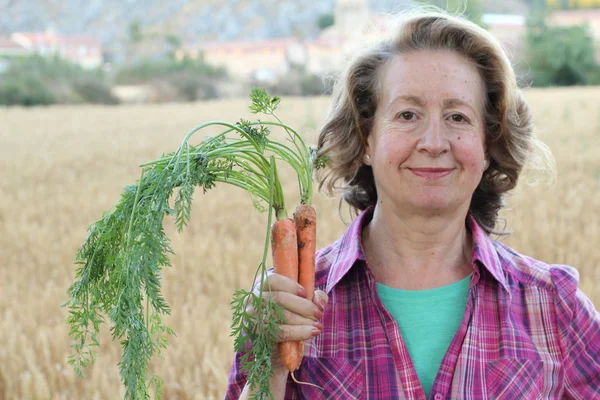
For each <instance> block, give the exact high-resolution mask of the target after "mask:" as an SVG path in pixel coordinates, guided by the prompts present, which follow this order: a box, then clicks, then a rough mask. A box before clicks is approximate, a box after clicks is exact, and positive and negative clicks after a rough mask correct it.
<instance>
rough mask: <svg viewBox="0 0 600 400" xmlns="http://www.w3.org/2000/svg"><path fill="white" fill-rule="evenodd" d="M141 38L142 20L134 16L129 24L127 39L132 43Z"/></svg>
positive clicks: (137, 41)
mask: <svg viewBox="0 0 600 400" xmlns="http://www.w3.org/2000/svg"><path fill="white" fill-rule="evenodd" d="M143 38H144V33H143V32H142V22H141V21H140V20H139V19H137V18H136V19H135V20H133V21H132V22H131V23H130V24H129V41H130V42H132V43H139V42H141V41H142V39H143Z"/></svg>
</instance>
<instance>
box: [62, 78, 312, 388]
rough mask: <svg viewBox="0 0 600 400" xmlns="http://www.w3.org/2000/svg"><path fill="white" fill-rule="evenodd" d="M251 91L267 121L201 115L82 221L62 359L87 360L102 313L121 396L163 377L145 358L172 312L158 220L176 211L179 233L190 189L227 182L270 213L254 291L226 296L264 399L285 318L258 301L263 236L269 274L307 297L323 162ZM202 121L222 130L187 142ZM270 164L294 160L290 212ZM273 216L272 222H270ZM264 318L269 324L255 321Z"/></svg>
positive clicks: (296, 346) (294, 365)
mask: <svg viewBox="0 0 600 400" xmlns="http://www.w3.org/2000/svg"><path fill="white" fill-rule="evenodd" d="M250 97H251V100H252V102H251V106H250V110H251V112H252V113H254V114H257V113H262V114H266V115H268V116H270V117H272V118H274V119H275V121H260V120H259V121H256V122H250V121H245V120H240V121H239V122H238V123H236V124H230V123H227V122H223V121H209V122H206V123H203V124H201V125H199V126H197V127H195V128H194V129H192V130H191V131H190V132H189V133H188V134H187V135H186V136H185V138H184V140H183V142H182V144H181V145H180V147H179V149H177V151H175V152H174V153H171V154H167V155H163V156H162V157H161V158H159V159H157V160H153V161H149V162H147V163H144V164H141V165H140V167H142V172H141V176H140V179H139V181H138V182H137V184H136V185H131V186H128V187H127V188H126V189H125V191H124V192H123V194H122V195H121V199H120V200H119V201H118V203H117V204H116V205H115V207H113V208H112V209H111V210H109V211H108V212H107V213H104V214H103V217H102V219H100V220H99V221H97V222H95V223H94V224H92V225H91V226H90V227H89V228H88V231H89V236H88V237H87V238H86V240H85V242H84V244H83V245H82V246H81V248H80V249H79V251H78V253H77V256H76V262H77V264H80V265H81V267H80V268H79V269H78V270H77V273H76V281H75V282H74V283H73V285H71V287H70V288H69V294H70V296H71V298H70V300H69V301H67V302H66V303H65V306H68V307H69V314H70V316H69V317H68V320H67V321H68V323H69V325H70V326H71V330H70V333H71V335H72V336H73V338H74V343H73V345H72V347H73V349H74V350H75V354H73V355H72V356H70V357H69V363H70V364H72V365H73V367H74V369H75V371H76V372H77V373H78V374H79V375H83V373H82V369H84V368H85V367H86V366H87V365H89V364H91V363H93V362H94V359H95V357H96V355H95V350H94V349H95V348H97V347H98V346H99V340H98V335H99V326H100V324H101V323H102V322H104V316H103V315H108V317H109V318H110V321H111V323H112V326H111V332H112V336H113V339H114V340H120V341H121V344H122V346H123V359H122V361H121V362H120V363H119V368H120V374H121V379H122V380H123V383H124V384H125V386H126V392H125V397H126V398H128V399H136V400H137V399H146V398H149V392H150V387H151V386H155V392H156V396H157V397H160V392H161V387H162V380H161V379H160V377H158V376H157V375H156V374H154V373H153V372H152V371H151V370H150V368H149V361H150V359H151V358H152V356H153V355H155V354H159V355H160V353H161V349H164V348H166V346H167V337H166V335H168V334H173V331H172V330H170V329H169V328H168V327H166V326H165V325H164V324H163V323H162V321H161V318H160V314H169V313H170V309H169V307H168V305H167V303H166V301H165V299H164V298H163V297H162V294H161V291H160V272H161V270H162V268H163V267H166V266H170V265H171V264H170V260H169V257H168V255H169V254H173V251H172V249H171V247H170V245H169V239H168V238H167V237H166V234H165V231H164V230H163V218H164V217H165V216H166V215H173V216H175V220H176V224H177V228H178V231H182V230H183V228H184V227H185V226H186V225H187V223H188V221H189V219H190V215H191V207H192V196H193V193H194V190H195V188H197V187H199V188H202V189H203V191H204V192H206V191H207V190H210V189H212V188H213V187H214V186H215V184H217V183H227V184H230V185H234V186H236V187H239V188H240V189H242V190H244V191H246V192H248V193H249V194H250V195H251V196H252V200H253V203H254V206H255V208H256V209H257V210H259V211H261V212H264V211H267V210H268V212H269V213H268V214H269V215H268V222H267V229H266V238H265V248H264V252H263V258H262V261H261V263H260V266H259V268H258V269H257V272H256V276H255V281H256V277H257V276H259V275H260V277H261V278H260V284H261V285H260V287H261V293H260V295H258V296H257V295H255V294H254V293H252V292H251V291H246V290H238V291H237V292H236V293H235V294H234V296H233V300H232V302H231V304H232V306H233V307H232V308H233V315H232V334H231V336H234V337H235V340H234V347H235V350H236V351H240V352H243V351H244V349H247V348H248V345H249V344H251V345H252V346H251V347H252V348H251V350H250V351H249V352H248V353H246V355H244V356H243V357H242V370H247V371H248V374H247V378H248V383H249V384H250V387H255V386H258V388H259V389H258V391H257V393H256V397H255V398H260V399H263V398H265V397H269V394H270V390H269V377H270V375H271V373H272V367H271V364H270V360H271V358H270V355H271V352H272V348H273V343H274V341H276V335H277V330H278V324H279V323H280V322H281V321H282V317H283V308H282V307H281V306H280V305H279V304H277V303H275V302H274V301H272V299H269V300H268V301H263V299H262V294H263V293H262V288H263V287H265V286H267V285H265V286H263V281H264V277H265V275H266V258H267V256H268V245H269V238H271V247H272V255H273V261H274V268H275V271H276V272H277V273H279V274H281V275H285V276H287V277H289V278H292V279H294V280H296V281H297V282H299V284H300V285H302V286H303V287H304V288H305V290H306V293H307V298H308V299H309V300H312V297H313V293H314V280H315V246H316V240H315V239H316V213H315V210H314V209H313V208H312V207H311V206H310V204H311V201H312V172H313V170H314V169H315V168H320V166H322V165H324V164H323V163H324V160H321V159H317V157H316V151H315V150H314V149H311V148H309V147H308V146H307V145H306V143H305V142H304V140H303V138H302V137H301V135H299V134H298V133H297V132H296V131H294V130H293V129H292V128H290V127H289V126H287V125H285V124H284V123H283V122H281V121H280V120H279V118H277V116H276V115H275V110H276V108H277V106H278V104H279V101H280V99H279V98H278V97H271V96H269V95H267V94H266V92H264V91H263V90H261V89H253V90H252V93H251V96H250ZM209 126H220V127H223V128H224V129H225V130H224V131H222V132H221V133H219V134H218V135H216V136H213V137H210V138H207V139H205V140H203V141H202V143H200V144H199V145H197V146H193V145H191V144H189V140H190V139H191V137H192V136H193V135H195V134H196V133H197V132H199V131H201V130H203V129H204V128H207V127H209ZM270 128H281V129H284V130H285V132H286V133H287V139H288V141H287V142H285V143H282V142H277V141H274V140H271V139H270V138H269V133H270ZM276 161H279V162H284V163H285V164H287V165H289V166H290V167H292V168H293V169H294V171H295V172H296V175H297V177H298V183H299V189H300V203H301V205H300V206H298V208H297V209H296V212H295V213H294V218H288V217H287V213H286V208H285V202H284V196H283V189H282V186H281V183H280V181H279V176H278V174H277V169H276V165H275V164H276ZM175 191H177V195H176V198H175V202H174V205H173V206H171V204H170V198H171V196H172V195H173V194H174V192H175ZM265 204H268V207H264V205H265ZM273 213H274V214H275V216H276V219H277V220H276V222H274V223H273V224H272V225H271V217H272V215H273ZM267 290H270V288H268V289H267ZM144 300H145V305H144ZM249 303H250V304H251V305H252V307H253V308H254V309H255V310H256V312H257V316H256V317H254V318H251V317H250V316H249V315H248V313H247V312H245V309H246V306H247V305H248V304H249ZM265 320H266V321H267V324H263V323H262V321H265ZM258 321H261V323H258ZM279 346H280V350H281V356H282V359H283V362H284V365H285V366H286V368H287V369H288V370H290V372H292V378H294V376H293V371H295V370H297V369H298V367H299V365H300V363H301V361H302V354H303V352H304V343H303V342H302V343H298V342H295V343H282V344H280V345H279ZM294 380H295V378H294Z"/></svg>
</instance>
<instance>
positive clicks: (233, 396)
mask: <svg viewBox="0 0 600 400" xmlns="http://www.w3.org/2000/svg"><path fill="white" fill-rule="evenodd" d="M241 356H242V354H241V353H238V352H236V353H235V354H234V356H233V361H232V362H231V370H230V371H229V381H228V382H227V391H226V392H225V400H237V399H239V398H240V395H241V394H242V390H244V386H245V385H246V373H245V372H242V370H241V366H242V364H241V361H240V358H241Z"/></svg>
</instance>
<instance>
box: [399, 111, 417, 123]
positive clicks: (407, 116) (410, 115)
mask: <svg viewBox="0 0 600 400" xmlns="http://www.w3.org/2000/svg"><path fill="white" fill-rule="evenodd" d="M398 118H400V119H401V120H403V121H412V120H413V119H414V118H416V115H415V113H414V112H411V111H404V112H401V113H400V114H398Z"/></svg>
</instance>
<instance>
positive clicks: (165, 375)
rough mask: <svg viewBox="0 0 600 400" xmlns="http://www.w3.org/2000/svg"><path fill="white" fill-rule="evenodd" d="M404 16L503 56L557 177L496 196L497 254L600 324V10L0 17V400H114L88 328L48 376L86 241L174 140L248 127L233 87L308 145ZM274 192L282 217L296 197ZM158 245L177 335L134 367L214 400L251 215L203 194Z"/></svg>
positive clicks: (169, 394)
mask: <svg viewBox="0 0 600 400" xmlns="http://www.w3.org/2000/svg"><path fill="white" fill-rule="evenodd" d="M423 3H424V4H432V5H437V6H439V7H441V8H445V9H448V10H449V11H451V12H460V13H462V14H463V15H465V16H466V17H468V18H470V19H471V20H473V21H474V22H475V23H477V24H479V25H481V26H483V27H484V28H485V29H488V30H489V31H490V32H491V33H492V34H493V35H495V36H496V37H497V38H498V39H499V40H500V41H501V42H502V44H503V45H504V47H505V48H506V50H507V52H508V54H509V56H510V58H511V60H512V61H513V64H514V67H515V70H516V71H517V74H518V78H519V84H520V85H521V86H522V87H523V89H524V93H525V96H526V97H527V99H528V100H529V102H530V104H531V107H532V111H533V116H534V122H535V125H536V133H537V134H538V136H539V137H540V138H541V139H542V141H544V142H545V143H546V144H547V145H548V146H549V147H550V149H551V150H552V152H553V154H554V157H555V160H556V165H557V172H556V176H554V177H552V176H543V175H544V174H540V171H536V170H535V168H528V170H527V171H526V172H525V174H524V175H523V178H522V179H521V181H520V183H519V186H518V187H517V189H516V190H515V191H514V193H512V194H511V195H510V196H508V197H507V203H508V204H507V207H506V208H505V209H504V210H503V211H502V217H503V218H504V219H505V223H506V228H507V229H509V230H511V231H512V232H513V233H512V234H511V235H510V236H508V237H505V238H501V239H500V240H502V241H504V242H506V243H507V244H509V245H511V246H512V247H514V248H515V249H516V250H517V251H519V252H522V253H524V254H527V255H529V256H532V257H534V258H537V259H539V260H542V261H544V262H547V263H560V264H568V265H572V266H574V267H576V268H577V269H578V271H579V274H580V278H581V279H580V287H581V288H582V290H583V291H584V292H585V293H586V295H588V296H589V297H590V298H591V299H592V301H593V302H594V304H595V305H596V307H599V306H600V286H599V282H600V250H599V249H598V246H597V243H598V242H599V239H600V207H599V205H600V88H599V87H598V86H595V85H600V67H599V61H600V0H548V1H543V0H505V1H492V0H461V1H459V0H456V1H452V0H448V1H430V2H422V3H421V2H417V1H391V0H335V1H334V0H324V1H318V2H307V1H300V0H253V1H248V0H219V1H216V0H173V1H169V2H164V1H158V0H145V1H141V0H127V1H116V0H85V1H84V0H63V1H60V2H56V1H41V0H12V1H11V0H0V176H1V178H0V343H1V346H0V400H7V399H11V400H12V399H36V400H37V399H119V398H122V397H123V394H124V390H123V385H122V384H121V381H120V378H119V367H118V363H119V361H120V360H121V346H120V343H119V342H118V341H112V340H111V337H110V331H109V327H107V326H106V324H104V325H103V327H102V331H101V335H100V347H99V348H98V358H97V360H96V363H95V364H94V365H92V366H90V367H89V368H88V369H87V371H86V377H85V378H83V379H82V378H79V377H77V376H76V375H75V373H74V372H73V370H72V368H71V367H70V366H69V365H68V364H67V357H68V356H69V355H70V354H72V353H73V350H72V349H71V347H70V345H71V344H72V338H71V337H70V336H69V327H68V325H67V323H66V318H67V316H68V311H67V310H66V309H65V308H62V307H61V306H60V305H61V304H62V303H64V302H65V301H66V300H67V299H68V295H67V289H68V287H69V285H70V284H71V283H72V282H73V281H74V279H75V270H76V268H77V266H76V265H75V264H74V260H75V254H76V252H77V250H78V248H79V246H81V244H82V243H83V241H84V240H85V238H86V236H87V232H86V228H87V227H89V226H90V225H91V224H92V223H93V222H94V221H96V220H98V219H99V218H101V216H102V214H103V212H105V211H108V210H110V209H111V207H113V206H114V205H115V203H116V202H117V201H118V199H119V196H120V194H121V193H122V191H123V188H124V187H125V186H127V185H129V184H132V183H134V182H135V181H136V179H138V178H139V174H140V169H139V165H140V164H141V163H143V162H146V161H150V160H154V159H156V158H158V157H160V156H161V154H163V153H168V152H172V151H175V150H176V149H177V148H178V146H179V145H180V143H181V140H182V139H183V137H184V136H185V134H186V133H187V132H188V131H189V130H190V129H192V128H193V127H195V126H197V125H199V124H200V123H203V122H205V121H208V120H215V119H219V120H224V121H227V122H230V123H234V122H236V121H239V119H240V118H245V119H255V118H256V116H253V115H251V114H250V112H249V110H248V105H249V97H248V94H249V91H250V89H251V88H252V87H263V88H265V89H267V90H268V92H269V93H270V94H276V95H280V96H282V103H281V107H280V109H279V110H278V116H279V118H281V120H282V121H283V122H285V123H287V124H288V125H290V126H292V127H294V128H295V129H296V130H297V131H299V132H300V133H301V134H302V135H303V136H304V137H305V139H306V140H307V142H308V143H313V144H314V143H315V142H316V138H317V135H318V130H319V127H320V126H321V124H322V122H323V120H324V116H325V113H326V111H327V108H328V106H329V102H330V98H329V93H330V90H331V85H332V82H333V81H334V79H335V77H336V73H337V72H338V71H339V70H340V68H342V67H343V66H344V62H345V60H346V58H347V57H348V56H349V55H351V54H352V53H353V52H355V51H357V50H359V49H360V48H361V47H362V46H364V45H365V43H368V42H371V41H376V40H378V39H379V38H380V37H382V36H383V35H386V34H388V33H390V32H391V30H392V28H393V23H392V18H391V16H390V15H393V14H394V13H395V12H401V11H403V10H406V9H408V8H410V7H412V6H414V5H415V4H423ZM211 132H212V133H214V131H206V132H205V131H202V132H200V133H198V134H197V135H196V136H194V138H193V139H192V142H193V143H198V142H199V141H200V140H202V138H203V137H204V136H205V135H208V134H211ZM281 134H282V133H281V132H273V135H281ZM281 137H282V138H283V136H281ZM282 174H283V181H284V190H285V193H286V195H287V194H288V193H289V194H290V198H289V200H288V205H290V207H293V205H294V204H295V202H297V200H298V199H297V196H296V198H294V193H295V192H297V189H296V186H297V185H296V178H295V176H294V175H293V173H291V172H290V171H285V170H282ZM542 178H543V179H542ZM338 202H339V199H337V198H335V197H334V198H330V197H327V196H325V195H323V194H317V195H316V196H315V200H314V204H315V207H316V209H317V213H318V214H319V226H318V247H323V246H326V245H328V244H330V243H331V242H332V241H334V240H336V239H337V238H338V237H339V236H340V235H341V234H342V232H343V231H344V229H345V228H346V223H348V222H349V221H350V217H349V215H348V213H347V212H345V211H347V210H343V211H342V215H341V216H340V215H339V213H338ZM288 211H289V212H291V211H292V209H290V210H288ZM502 227H504V225H502V226H501V228H502ZM164 228H165V231H166V232H167V234H168V235H169V238H170V239H171V240H172V243H171V245H172V248H173V250H174V251H175V254H174V255H173V256H172V257H171V261H172V264H173V267H172V268H168V269H165V270H163V272H162V278H163V279H162V282H161V286H162V290H163V294H164V297H165V299H166V300H167V302H168V303H169V305H170V307H171V309H172V315H168V316H164V317H163V320H164V322H165V323H166V325H168V326H169V327H171V328H173V329H174V330H175V332H176V334H177V336H176V337H170V338H169V347H168V348H167V349H166V350H165V351H164V352H163V353H164V354H163V356H164V358H156V359H154V360H152V362H151V368H152V370H153V371H154V372H156V373H157V374H158V375H160V376H161V377H162V379H163V380H164V393H163V398H166V399H222V398H223V397H224V394H225V388H226V385H227V379H228V373H229V368H230V365H231V360H232V358H233V339H232V338H231V337H230V336H229V333H230V325H231V309H230V301H231V298H232V295H233V292H234V291H236V290H238V289H241V288H245V289H249V287H250V285H251V283H252V280H253V276H254V272H255V270H256V268H257V266H258V263H259V262H260V259H261V256H262V252H263V241H264V236H263V235H262V234H260V232H265V229H266V216H265V215H264V214H260V213H258V212H256V211H255V210H254V209H253V207H252V199H251V198H250V197H249V196H248V195H247V194H246V193H244V192H241V191H239V190H237V189H235V188H232V187H225V186H224V187H220V186H219V187H217V188H216V189H214V190H211V191H210V192H208V193H206V194H202V193H199V191H198V192H197V193H196V195H195V199H194V205H193V211H192V217H191V221H190V224H189V226H188V227H187V228H186V229H184V231H183V232H182V233H177V232H176V229H175V225H174V222H173V221H172V220H171V219H169V218H166V219H165V223H164ZM257 232H258V233H259V234H257Z"/></svg>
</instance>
